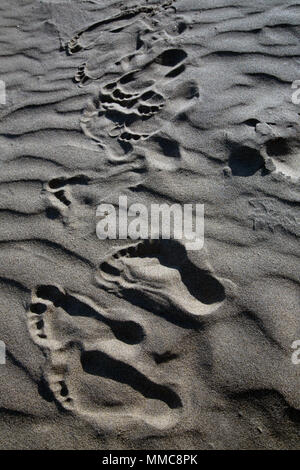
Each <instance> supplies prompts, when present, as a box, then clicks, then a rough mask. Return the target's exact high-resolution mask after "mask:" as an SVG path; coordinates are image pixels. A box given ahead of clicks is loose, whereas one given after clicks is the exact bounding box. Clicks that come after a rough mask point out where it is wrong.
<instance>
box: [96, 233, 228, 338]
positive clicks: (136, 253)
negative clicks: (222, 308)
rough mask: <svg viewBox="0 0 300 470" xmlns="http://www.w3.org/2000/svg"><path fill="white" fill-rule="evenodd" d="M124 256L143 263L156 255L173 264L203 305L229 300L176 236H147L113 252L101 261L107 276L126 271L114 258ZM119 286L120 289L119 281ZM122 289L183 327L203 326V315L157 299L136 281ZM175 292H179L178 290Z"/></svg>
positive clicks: (115, 276)
mask: <svg viewBox="0 0 300 470" xmlns="http://www.w3.org/2000/svg"><path fill="white" fill-rule="evenodd" d="M122 258H124V260H126V259H128V258H136V259H137V260H140V265H141V266H142V265H143V259H144V258H155V259H156V260H158V261H159V264H160V265H161V266H164V267H167V268H170V270H171V269H172V270H173V271H174V270H176V271H177V272H178V273H179V275H180V278H181V282H182V284H184V286H185V288H186V289H187V290H188V292H189V294H191V295H192V296H193V298H194V299H195V300H197V301H198V302H199V303H201V304H202V305H203V304H204V305H207V306H210V305H213V304H218V303H220V302H222V301H224V300H225V289H224V286H223V285H222V284H221V283H220V282H219V281H218V280H217V279H216V278H214V277H213V276H212V275H211V274H210V273H209V272H207V271H206V270H203V269H200V268H199V267H197V266H196V265H194V264H193V263H192V262H191V261H190V260H189V259H188V257H187V253H186V249H185V247H184V246H183V245H181V244H180V243H178V242H177V241H175V240H153V241H151V242H150V241H149V240H145V241H142V242H140V243H138V244H137V245H134V246H131V247H128V248H127V249H122V250H119V251H118V252H116V253H115V254H114V255H113V257H112V258H111V261H110V260H109V259H107V260H106V261H104V262H103V263H101V265H100V273H101V272H102V273H104V277H105V275H106V274H108V275H109V276H111V277H112V279H113V280H115V283H117V281H118V279H119V277H120V276H122V273H121V272H120V271H119V269H118V268H117V267H116V265H114V260H116V261H118V260H120V259H121V260H122ZM158 269H159V267H158ZM146 272H147V270H146ZM150 282H151V281H150ZM104 287H105V283H104ZM116 289H118V287H117V284H116ZM175 289H176V288H175ZM120 290H121V292H122V296H123V298H124V299H125V300H127V301H128V302H130V303H131V304H133V305H137V306H138V307H139V308H143V309H145V310H148V311H150V312H152V313H155V314H159V315H161V316H163V317H164V318H165V319H166V320H168V321H169V322H172V323H173V324H176V325H179V326H180V327H182V328H196V329H199V328H200V326H199V320H200V318H199V317H198V318H197V320H196V319H194V318H191V317H189V316H188V315H187V314H186V313H185V312H184V311H181V310H180V309H179V308H178V307H177V306H176V305H175V304H173V305H172V307H171V308H170V307H167V306H166V304H165V303H164V302H160V301H157V300H155V299H154V298H153V297H151V296H149V295H148V292H147V290H146V291H145V292H143V290H141V289H140V290H138V289H136V288H135V284H133V286H132V287H130V288H127V287H124V286H120ZM174 293H175V294H176V292H174ZM157 298H158V299H159V298H160V292H159V290H158V291H157ZM187 307H188V306H187Z"/></svg>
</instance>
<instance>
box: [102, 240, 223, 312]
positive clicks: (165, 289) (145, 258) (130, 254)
mask: <svg viewBox="0 0 300 470" xmlns="http://www.w3.org/2000/svg"><path fill="white" fill-rule="evenodd" d="M96 281H97V282H98V283H99V284H100V285H101V287H104V288H105V289H107V290H108V291H110V292H114V293H115V294H117V295H119V296H122V297H124V298H126V299H127V300H129V301H130V302H132V303H139V302H140V299H139V296H142V298H143V302H146V305H148V309H149V308H150V309H152V310H153V309H156V310H159V311H161V310H164V309H166V310H168V311H174V312H178V313H181V314H184V315H188V316H192V317H202V316H206V315H209V314H211V313H212V312H215V311H216V310H217V309H218V308H219V307H220V305H221V304H222V302H223V301H224V300H225V290H224V287H223V285H222V284H221V283H220V282H219V281H218V280H217V279H216V278H214V277H213V276H212V275H211V274H209V273H208V272H207V271H206V270H201V269H199V268H197V267H196V266H195V265H193V264H192V263H191V262H190V261H189V259H188V258H187V256H186V251H185V248H184V247H183V246H181V245H179V243H177V242H174V241H171V240H154V241H152V242H151V241H148V240H146V241H141V242H139V243H136V244H135V245H131V246H129V247H128V248H125V249H121V250H119V251H116V252H115V253H113V254H112V255H111V256H109V257H108V258H107V259H105V260H104V261H103V262H102V263H101V265H100V267H99V270H98V272H97V274H96Z"/></svg>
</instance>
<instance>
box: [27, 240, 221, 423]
mask: <svg viewBox="0 0 300 470" xmlns="http://www.w3.org/2000/svg"><path fill="white" fill-rule="evenodd" d="M164 242H167V243H164ZM174 253H176V256H175V259H176V264H175V265H174V261H172V260H174ZM127 269H129V272H127ZM193 275H195V276H196V277H195V278H194V279H195V282H194V283H193V281H190V279H193ZM95 279H96V281H97V282H98V283H99V284H101V286H103V287H104V288H106V289H108V290H111V291H113V292H115V293H118V294H120V295H122V296H124V298H125V299H126V300H127V301H128V302H131V303H134V302H135V300H138V296H139V295H140V294H142V295H143V296H144V300H147V299H148V301H149V303H148V304H147V303H146V304H145V308H146V309H149V311H151V312H153V313H156V314H158V315H160V316H162V317H166V318H167V320H170V321H171V322H172V321H173V322H174V323H175V324H177V325H178V324H181V322H182V325H183V324H184V323H185V322H189V321H191V320H192V321H196V320H197V319H198V318H199V316H200V317H202V316H205V315H208V314H210V313H212V312H214V311H216V310H217V309H218V308H219V307H220V305H221V304H222V303H223V301H224V300H225V291H224V287H223V285H222V284H221V282H219V281H218V280H217V279H216V278H214V277H213V276H212V275H211V274H209V273H208V272H207V271H206V270H203V271H202V270H201V269H199V268H198V267H196V266H194V265H193V264H192V263H191V262H190V261H189V260H188V259H187V257H186V252H185V249H184V248H183V247H182V246H181V245H179V244H178V243H177V242H170V241H161V240H157V241H155V242H154V243H151V242H150V241H143V242H140V243H136V244H133V245H131V246H129V247H128V248H125V249H120V250H118V251H116V252H115V253H114V254H113V255H112V256H111V257H108V258H107V259H106V260H105V261H103V262H102V263H101V265H100V268H99V270H98V271H97V272H96V273H95ZM174 281H175V283H174ZM131 293H132V294H133V295H130V294H131ZM134 299H135V300H134ZM138 303H139V302H138ZM172 317H173V320H172ZM189 325H190V327H193V326H194V327H195V323H194V325H192V323H190V324H189ZM28 328H29V331H30V334H31V337H32V339H33V340H34V342H35V343H36V344H37V345H38V346H39V347H40V348H41V349H42V350H44V351H45V354H46V357H47V364H46V368H45V379H46V381H47V383H48V384H49V387H50V389H51V390H52V392H53V394H54V396H55V398H56V400H57V401H58V402H59V403H60V404H61V406H62V407H63V408H65V409H66V410H69V411H72V412H74V413H78V414H79V415H81V416H83V417H84V418H86V419H88V420H91V421H92V422H93V423H96V424H97V425H101V426H104V427H105V426H106V427H107V426H108V427H109V426H113V425H112V423H113V422H114V420H115V424H117V423H118V419H119V420H120V419H121V420H125V421H126V420H127V421H126V422H127V424H128V423H133V422H134V423H137V422H139V423H141V422H143V423H147V424H148V425H150V426H152V427H154V428H157V429H162V428H168V427H170V426H173V425H174V424H175V423H176V422H177V421H178V419H179V418H180V416H181V414H182V412H183V402H182V398H181V397H180V386H179V384H177V385H176V384H173V385H170V384H169V380H170V378H167V377H165V376H164V375H161V370H160V369H159V367H160V365H161V364H163V363H165V362H170V361H174V360H176V359H177V358H178V355H177V354H175V353H174V352H172V351H165V352H164V353H161V352H160V353H159V352H157V351H152V363H151V365H150V366H149V363H147V361H145V360H144V359H143V360H142V362H141V359H137V358H138V357H140V354H139V353H138V352H136V349H131V348H140V347H142V345H143V344H144V342H145V341H146V340H147V334H148V333H147V332H146V331H145V330H144V328H143V327H142V326H141V325H140V324H139V323H137V322H135V321H132V320H126V319H124V320H119V319H115V318H110V316H109V315H108V314H107V313H103V311H102V310H100V309H99V308H98V307H97V305H95V304H94V303H93V302H92V301H90V300H89V299H87V298H83V297H81V296H78V295H76V294H73V293H69V292H66V291H65V290H64V289H63V288H61V287H59V286H54V285H40V286H37V288H36V289H35V290H34V291H33V292H32V299H31V304H30V307H29V309H28ZM157 368H158V369H157ZM156 369H157V370H156ZM149 377H151V379H150V378H149ZM153 377H156V379H155V380H154V379H153ZM108 384H110V385H108ZM111 384H113V385H111ZM124 387H125V389H124ZM112 389H113V390H114V392H113V393H112V391H111V390H112ZM129 389H130V390H131V392H129ZM132 394H133V396H134V399H133V398H132ZM95 396H96V397H97V398H95ZM109 397H110V398H109ZM132 401H133V402H134V403H132ZM108 403H110V405H108ZM151 403H153V406H152V404H151ZM111 410H113V411H111Z"/></svg>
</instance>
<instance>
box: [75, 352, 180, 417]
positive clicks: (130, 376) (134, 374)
mask: <svg viewBox="0 0 300 470" xmlns="http://www.w3.org/2000/svg"><path fill="white" fill-rule="evenodd" d="M81 364H82V368H83V370H84V372H86V373H87V374H92V375H97V376H99V377H104V378H106V379H111V380H114V381H116V382H119V383H123V384H126V385H129V386H130V387H131V388H133V389H134V390H136V391H137V392H139V393H141V394H142V395H143V396H144V397H145V398H150V399H153V400H161V401H163V402H164V403H166V404H167V405H168V407H169V408H171V409H174V408H180V407H182V402H181V400H180V397H179V396H178V395H177V393H175V392H174V391H172V390H171V389H170V388H168V387H166V386H164V385H159V384H156V383H154V382H152V381H151V380H150V379H148V378H147V377H146V376H145V375H143V374H142V373H141V372H139V371H137V370H136V369H135V368H134V367H132V366H130V365H128V364H126V363H124V362H121V361H118V360H116V359H113V358H112V357H110V356H108V355H107V354H105V353H103V352H100V351H84V352H82V354H81Z"/></svg>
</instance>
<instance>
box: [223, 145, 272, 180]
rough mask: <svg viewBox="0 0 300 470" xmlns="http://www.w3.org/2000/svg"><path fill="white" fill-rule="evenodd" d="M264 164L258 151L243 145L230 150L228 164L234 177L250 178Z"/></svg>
mask: <svg viewBox="0 0 300 470" xmlns="http://www.w3.org/2000/svg"><path fill="white" fill-rule="evenodd" d="M264 163H265V162H264V159H263V157H262V156H261V154H260V153H259V151H258V150H256V149H253V148H251V147H247V146H243V145H241V146H234V147H233V148H232V150H231V154H230V157H229V162H228V164H229V166H230V168H231V171H232V174H233V175H234V176H252V175H254V174H255V173H256V172H257V171H258V170H260V169H262V168H264Z"/></svg>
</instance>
